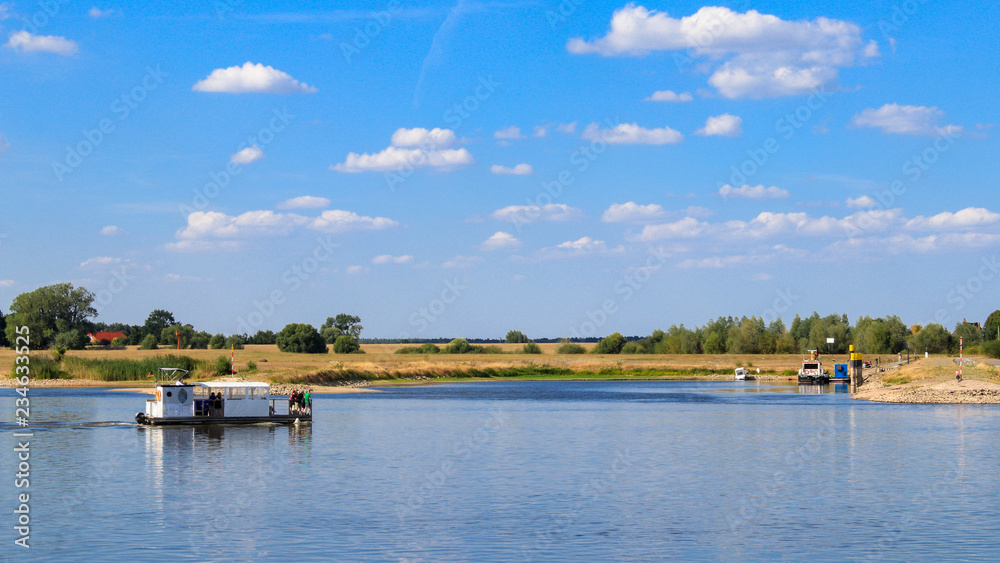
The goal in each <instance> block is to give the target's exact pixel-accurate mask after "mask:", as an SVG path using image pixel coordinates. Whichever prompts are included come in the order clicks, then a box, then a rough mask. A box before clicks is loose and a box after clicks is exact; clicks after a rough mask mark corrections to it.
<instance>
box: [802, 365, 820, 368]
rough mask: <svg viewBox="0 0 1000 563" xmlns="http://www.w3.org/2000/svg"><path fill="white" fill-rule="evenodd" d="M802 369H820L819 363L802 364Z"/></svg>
mask: <svg viewBox="0 0 1000 563" xmlns="http://www.w3.org/2000/svg"><path fill="white" fill-rule="evenodd" d="M802 369H819V364H802Z"/></svg>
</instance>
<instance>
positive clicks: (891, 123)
mask: <svg viewBox="0 0 1000 563" xmlns="http://www.w3.org/2000/svg"><path fill="white" fill-rule="evenodd" d="M942 117H944V112H943V111H941V110H939V109H938V108H936V107H933V106H932V107H927V106H901V105H899V104H885V105H884V106H882V107H880V108H878V109H875V108H868V109H866V110H864V111H862V112H861V113H858V114H856V115H855V116H854V117H852V118H851V125H852V126H854V127H874V128H876V129H881V130H882V132H883V133H891V134H895V135H945V134H948V135H958V134H961V133H962V131H963V130H962V127H961V126H960V125H939V122H940V120H941V118H942Z"/></svg>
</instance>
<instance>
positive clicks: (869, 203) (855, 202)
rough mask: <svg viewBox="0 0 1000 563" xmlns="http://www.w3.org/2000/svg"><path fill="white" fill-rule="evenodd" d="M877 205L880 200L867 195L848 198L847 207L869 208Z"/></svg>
mask: <svg viewBox="0 0 1000 563" xmlns="http://www.w3.org/2000/svg"><path fill="white" fill-rule="evenodd" d="M876 205H878V202H877V201H875V198H873V197H871V196H867V195H863V196H860V197H849V198H847V207H849V208H853V209H868V208H869V207H875V206H876Z"/></svg>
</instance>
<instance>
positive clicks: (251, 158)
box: [229, 145, 264, 164]
mask: <svg viewBox="0 0 1000 563" xmlns="http://www.w3.org/2000/svg"><path fill="white" fill-rule="evenodd" d="M262 158H264V151H262V150H260V148H259V147H258V146H257V145H254V146H252V147H247V148H245V149H243V150H241V151H239V152H237V153H236V154H234V155H232V156H230V157H229V162H232V163H234V164H250V163H251V162H256V161H258V160H260V159H262Z"/></svg>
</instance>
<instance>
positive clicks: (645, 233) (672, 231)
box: [629, 217, 708, 242]
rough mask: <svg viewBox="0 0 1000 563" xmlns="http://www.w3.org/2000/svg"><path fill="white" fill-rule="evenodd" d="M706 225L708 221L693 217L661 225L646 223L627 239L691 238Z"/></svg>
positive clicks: (636, 240) (646, 240)
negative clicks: (638, 231) (637, 232)
mask: <svg viewBox="0 0 1000 563" xmlns="http://www.w3.org/2000/svg"><path fill="white" fill-rule="evenodd" d="M707 227H708V223H703V222H701V221H699V220H697V219H695V218H694V217H685V218H683V219H681V220H680V221H675V222H673V223H664V224H662V225H646V226H645V227H643V228H642V232H641V233H639V234H638V235H636V236H633V237H630V239H629V240H632V241H634V242H652V241H656V240H664V239H678V238H693V237H696V236H698V235H700V234H701V233H702V232H703V231H705V229H706V228H707Z"/></svg>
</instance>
